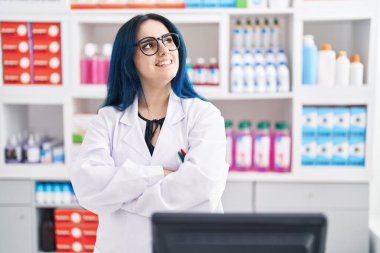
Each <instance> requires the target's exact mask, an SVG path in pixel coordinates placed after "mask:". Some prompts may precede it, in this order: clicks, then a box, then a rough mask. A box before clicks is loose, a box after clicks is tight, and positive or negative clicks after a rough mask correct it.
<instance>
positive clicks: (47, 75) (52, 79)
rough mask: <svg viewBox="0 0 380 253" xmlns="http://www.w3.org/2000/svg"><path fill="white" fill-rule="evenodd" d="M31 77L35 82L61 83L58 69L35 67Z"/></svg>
mask: <svg viewBox="0 0 380 253" xmlns="http://www.w3.org/2000/svg"><path fill="white" fill-rule="evenodd" d="M33 79H34V83H35V84H52V85H57V84H60V83H62V75H61V72H60V71H59V70H58V71H53V70H50V69H35V70H34V78H33Z"/></svg>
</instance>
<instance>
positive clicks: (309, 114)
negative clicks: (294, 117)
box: [302, 107, 318, 136]
mask: <svg viewBox="0 0 380 253" xmlns="http://www.w3.org/2000/svg"><path fill="white" fill-rule="evenodd" d="M317 126H318V111H317V108H316V107H304V108H303V109H302V135H303V136H315V135H316V133H317Z"/></svg>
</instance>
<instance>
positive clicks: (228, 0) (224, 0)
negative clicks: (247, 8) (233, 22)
mask: <svg viewBox="0 0 380 253" xmlns="http://www.w3.org/2000/svg"><path fill="white" fill-rule="evenodd" d="M219 6H220V7H222V8H235V7H236V0H220V2H219Z"/></svg>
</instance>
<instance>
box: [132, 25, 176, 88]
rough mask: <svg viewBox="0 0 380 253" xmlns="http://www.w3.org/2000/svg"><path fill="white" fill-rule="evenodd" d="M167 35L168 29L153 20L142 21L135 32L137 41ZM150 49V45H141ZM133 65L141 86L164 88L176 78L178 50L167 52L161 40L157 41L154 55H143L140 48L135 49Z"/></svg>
mask: <svg viewBox="0 0 380 253" xmlns="http://www.w3.org/2000/svg"><path fill="white" fill-rule="evenodd" d="M167 33H169V31H168V29H167V28H166V27H165V26H164V25H163V24H162V23H160V22H158V21H155V20H151V19H149V20H146V21H144V22H143V23H142V24H141V25H140V27H139V29H138V32H137V40H136V41H140V40H142V39H144V38H146V37H154V38H159V37H161V36H162V35H164V34H167ZM143 46H145V48H150V47H151V45H149V44H145V45H143ZM134 63H135V66H136V68H137V72H138V75H139V77H140V80H141V82H142V84H143V85H149V86H155V87H156V88H159V86H161V87H164V86H166V85H167V84H169V83H170V81H171V80H172V79H173V78H174V77H175V76H176V74H177V72H178V67H179V59H178V50H175V51H169V49H168V48H167V47H165V46H164V44H163V41H162V40H158V52H157V53H156V54H154V55H151V56H148V55H145V54H144V53H143V52H142V51H141V50H140V47H139V46H137V47H136V53H135V58H134Z"/></svg>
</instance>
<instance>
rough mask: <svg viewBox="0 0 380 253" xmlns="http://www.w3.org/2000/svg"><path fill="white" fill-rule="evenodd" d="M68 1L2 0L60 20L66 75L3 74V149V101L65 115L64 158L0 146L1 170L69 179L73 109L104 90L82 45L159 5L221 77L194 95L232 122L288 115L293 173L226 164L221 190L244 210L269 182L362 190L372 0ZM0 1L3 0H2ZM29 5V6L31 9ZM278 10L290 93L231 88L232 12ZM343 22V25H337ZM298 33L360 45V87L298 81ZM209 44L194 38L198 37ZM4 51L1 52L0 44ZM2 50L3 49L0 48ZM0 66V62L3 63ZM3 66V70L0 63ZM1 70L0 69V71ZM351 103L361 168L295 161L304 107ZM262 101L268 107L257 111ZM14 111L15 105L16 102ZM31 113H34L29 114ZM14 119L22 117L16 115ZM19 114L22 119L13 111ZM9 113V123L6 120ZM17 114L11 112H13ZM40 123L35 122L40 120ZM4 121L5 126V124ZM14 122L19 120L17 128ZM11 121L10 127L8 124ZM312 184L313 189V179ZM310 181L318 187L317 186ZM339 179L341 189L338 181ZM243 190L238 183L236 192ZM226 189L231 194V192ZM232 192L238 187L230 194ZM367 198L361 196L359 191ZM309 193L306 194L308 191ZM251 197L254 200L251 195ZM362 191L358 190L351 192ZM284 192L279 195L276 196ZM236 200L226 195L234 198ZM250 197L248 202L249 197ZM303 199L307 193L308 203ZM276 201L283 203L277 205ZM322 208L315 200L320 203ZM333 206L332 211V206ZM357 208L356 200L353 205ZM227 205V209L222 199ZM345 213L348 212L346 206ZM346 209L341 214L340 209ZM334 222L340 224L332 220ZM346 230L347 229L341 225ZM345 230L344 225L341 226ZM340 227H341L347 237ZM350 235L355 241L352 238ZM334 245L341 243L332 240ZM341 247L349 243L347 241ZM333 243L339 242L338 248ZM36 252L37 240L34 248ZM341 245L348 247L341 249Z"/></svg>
mask: <svg viewBox="0 0 380 253" xmlns="http://www.w3.org/2000/svg"><path fill="white" fill-rule="evenodd" d="M67 2H68V1H64V0H61V1H58V3H57V5H59V6H60V7H61V8H57V9H56V8H51V9H50V11H49V12H46V11H41V12H39V10H38V9H35V10H33V11H35V12H34V14H30V13H31V12H30V13H27V14H25V15H19V12H18V10H17V9H16V8H10V9H8V10H10V11H6V10H5V9H4V8H1V7H2V6H3V5H4V4H3V3H1V4H0V22H3V21H28V22H43V21H46V22H60V23H61V46H62V71H63V83H62V85H61V86H55V87H48V86H21V85H17V86H7V85H3V81H2V80H1V79H0V119H2V120H1V122H0V149H2V150H4V147H5V145H6V142H7V137H8V135H7V131H8V130H7V126H9V122H14V120H13V119H10V118H8V117H11V115H10V113H9V112H10V111H12V110H9V109H10V108H11V109H12V108H18V107H20V108H21V109H20V111H21V112H20V113H21V114H26V115H29V117H30V114H29V113H28V112H29V111H28V110H26V109H25V108H30V107H32V108H33V106H39V107H41V106H42V107H46V108H47V110H46V111H47V112H48V111H50V109H49V108H52V107H56V106H59V107H60V108H61V112H62V113H61V115H59V117H60V119H59V120H58V121H60V122H62V127H61V128H62V129H60V132H61V135H62V138H63V141H64V150H65V164H64V165H62V166H61V165H59V166H54V165H43V164H40V165H33V166H32V165H28V164H18V165H8V164H5V162H4V155H3V152H1V155H0V179H1V180H7V179H13V180H15V179H31V180H34V181H44V180H46V181H49V180H69V175H68V166H69V161H70V160H71V158H72V153H73V150H75V148H76V147H75V145H74V144H72V116H73V114H74V113H78V112H86V113H88V112H93V113H95V112H96V110H97V108H98V106H100V105H101V103H102V101H103V99H104V98H105V96H106V86H105V85H80V73H79V69H80V64H79V62H80V54H81V51H82V49H83V48H82V47H83V45H84V44H85V43H87V42H96V43H99V44H102V43H106V42H112V41H113V39H114V37H115V34H116V31H117V30H118V28H119V27H120V26H121V25H122V24H123V23H125V22H126V21H127V20H128V19H130V18H131V17H133V16H135V15H136V14H140V13H150V12H156V13H159V14H162V15H164V16H166V17H167V18H168V19H170V20H171V21H173V22H174V23H175V24H177V25H178V27H179V29H180V30H181V31H182V32H183V35H184V38H185V41H186V42H187V49H188V54H189V56H190V57H191V58H193V59H195V58H197V57H199V56H206V57H217V58H218V61H219V67H220V70H221V71H220V73H221V76H220V80H221V81H220V85H219V86H218V87H197V90H198V91H199V93H200V94H202V95H204V96H205V97H206V98H208V99H209V100H210V101H211V102H213V103H214V104H215V105H216V106H217V107H218V108H219V109H220V110H221V111H222V114H223V116H224V117H225V119H231V120H233V122H234V123H237V122H238V121H239V120H243V119H248V120H251V121H252V122H253V123H254V124H253V126H255V124H256V123H257V122H258V121H259V120H263V119H266V120H270V121H271V122H272V123H274V122H275V121H280V120H281V121H286V122H288V124H289V126H290V129H291V132H292V169H291V173H256V172H241V173H240V172H232V173H230V174H229V177H228V185H229V186H228V187H227V192H231V191H232V190H231V189H235V190H238V191H240V190H242V189H243V190H244V191H246V192H245V193H246V194H248V195H247V196H246V198H245V197H237V199H239V198H240V200H241V198H243V199H245V200H247V201H251V202H252V203H251V202H249V204H247V205H246V207H247V208H248V209H247V210H248V211H271V210H272V209H271V208H272V207H270V206H266V205H265V203H264V204H263V203H262V202H260V201H261V200H262V199H263V198H262V195H260V194H262V193H263V192H264V193H265V191H262V190H261V189H267V188H266V187H269V186H271V187H272V186H276V187H277V188H275V189H278V191H282V190H283V189H285V190H286V189H288V188H287V187H288V186H292V185H294V187H300V188H299V189H301V190H300V191H302V190H305V194H306V191H308V188H307V186H308V185H310V186H311V187H312V188H313V191H311V193H308V195H307V198H309V199H312V198H313V197H314V196H318V197H319V195H318V194H319V190H320V189H322V188H324V187H325V186H328V187H329V186H331V185H337V187H338V188H337V189H346V188H345V187H346V186H347V185H353V186H354V188H355V189H357V188H356V187H360V189H364V190H357V191H355V190H352V193H353V194H356V193H357V192H360V194H364V193H366V189H367V188H368V184H369V182H370V180H371V177H372V170H373V168H374V167H375V165H376V164H375V163H374V162H373V160H374V157H373V156H374V154H373V146H374V143H375V140H374V138H373V137H374V136H375V135H374V131H375V128H374V122H375V121H374V118H375V95H376V91H377V90H378V88H377V83H376V70H375V66H377V64H378V63H377V61H376V59H375V57H374V56H375V50H376V43H375V35H376V31H377V30H379V29H377V30H376V26H377V22H378V20H377V17H376V8H375V4H376V3H375V2H376V1H375V0H373V1H371V0H367V1H359V0H356V1H353V0H345V1H315V2H312V1H307V0H305V1H302V0H294V1H293V7H292V8H289V9H285V10H276V9H264V10H249V9H244V10H239V9H184V10H181V9H174V10H163V9H149V10H138V9H137V10H131V9H123V10H75V11H70V10H69V5H68V3H67ZM4 6H6V5H4ZM32 9H33V8H32ZM246 17H250V18H256V17H261V18H263V17H279V18H280V19H281V20H282V21H283V22H284V24H285V26H284V27H283V30H282V31H283V32H282V33H281V41H282V42H283V43H284V47H285V48H286V51H287V55H288V57H289V63H290V70H291V91H290V92H287V93H272V94H269V93H267V94H232V93H230V91H229V78H230V77H229V72H230V67H229V66H230V61H229V58H230V52H231V43H230V41H231V31H232V25H233V21H234V20H236V18H243V19H244V18H246ZM342 27H343V29H341V28H342ZM305 33H313V34H314V35H315V36H316V42H317V44H318V45H320V43H323V42H332V44H333V48H334V49H336V50H347V51H348V52H349V54H351V53H355V52H358V53H359V54H360V55H361V57H362V59H363V61H364V64H365V81H366V85H365V86H363V87H346V88H339V87H334V88H324V87H322V86H317V87H306V86H303V85H302V74H301V73H302V71H301V70H302V37H303V35H304V34H305ZM200 37H201V38H203V39H204V41H206V42H207V43H203V44H202V43H199V41H197V39H198V38H200ZM0 54H1V52H0ZM0 56H1V55H0ZM0 69H2V68H0ZM0 74H2V73H1V70H0ZM1 78H2V75H1ZM308 105H313V106H327V105H328V106H352V105H360V106H366V107H367V110H368V111H367V136H366V159H365V160H366V162H365V167H333V166H328V167H321V166H312V167H302V166H301V162H300V156H301V143H302V136H301V123H300V122H302V121H301V117H302V107H303V106H308ZM264 108H265V111H264V110H263V109H264ZM14 111H17V110H14ZM44 112H45V111H44V110H43V108H42V109H41V115H40V116H39V117H38V118H36V119H34V120H35V121H36V122H45V121H46V122H48V121H49V120H50V119H49V118H47V116H46V115H49V114H45V113H44ZM33 115H35V114H33ZM12 117H13V116H12ZM15 118H16V119H19V118H20V116H17V115H15ZM18 121H19V122H23V121H22V120H18ZM7 122H8V123H7ZM16 122H17V120H16ZM41 124H42V123H40V124H39V127H40V128H41ZM8 128H9V127H8ZM15 129H17V127H16V128H15ZM15 129H13V130H15ZM317 186H318V187H319V188H318V187H317ZM314 187H316V188H314ZM339 187H341V188H339ZM236 193H237V194H242V193H241V192H236ZM231 196H232V195H231ZM234 196H236V195H234ZM362 197H367V196H364V195H363V196H362ZM305 198H306V197H305ZM256 199H259V200H260V201H258V202H256ZM358 199H359V198H358ZM281 201H283V202H281ZM284 201H285V200H279V202H281V203H279V205H278V206H279V207H283V209H280V210H285V211H294V210H296V211H297V210H300V211H301V212H306V211H315V209H310V208H309V207H307V206H306V205H305V206H304V207H303V208H301V209H292V208H288V206H287V204H286V203H285V202H284ZM231 203H233V202H231ZM247 203H248V202H247ZM305 203H306V202H305ZM281 204H283V206H281ZM35 207H36V208H54V207H55V206H44V205H41V206H38V205H37V206H35ZM355 208H357V210H359V209H360V215H362V216H360V223H358V224H359V225H360V226H361V228H363V222H364V223H365V220H366V217H367V216H366V215H368V210H367V212H366V210H365V209H366V208H367V209H368V205H367V206H364V207H360V208H359V207H356V206H355ZM318 210H319V209H318ZM320 210H321V211H326V213H327V214H328V216H329V217H331V219H332V220H333V222H332V225H331V226H332V227H333V229H332V233H337V231H340V232H342V231H343V232H345V233H346V231H345V230H344V229H342V228H341V227H342V226H344V222H342V221H339V222H337V221H336V220H337V216H339V215H338V214H337V213H339V212H343V210H344V209H339V208H336V207H334V209H329V208H328V207H326V206H323V207H322V208H321V209H320ZM336 210H339V212H338V211H336ZM355 210H356V209H355ZM227 211H228V208H227ZM345 214H346V213H345ZM342 217H343V216H342ZM338 225H339V226H338ZM347 231H351V230H349V229H347ZM347 233H349V232H347ZM350 235H351V234H344V233H342V235H341V236H342V237H343V236H350ZM360 240H361V241H360V243H358V245H360V246H358V248H355V247H352V248H351V249H350V248H347V249H348V250H351V251H349V252H355V250H356V252H365V251H362V250H363V249H364V248H366V247H368V245H366V244H365V240H366V237H363V238H362V237H361V238H360ZM328 241H329V242H328V246H327V248H328V250H327V253H337V252H343V251H339V250H343V249H345V250H346V248H344V247H346V246H345V245H344V243H343V242H340V244H341V248H339V247H340V246H336V245H335V244H334V245H333V244H332V243H331V240H329V239H328ZM352 243H354V242H352ZM337 244H338V243H337ZM347 247H348V246H347ZM35 248H37V246H36V247H35ZM337 250H338V251H337ZM37 252H38V249H37ZM345 252H348V251H345Z"/></svg>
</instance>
